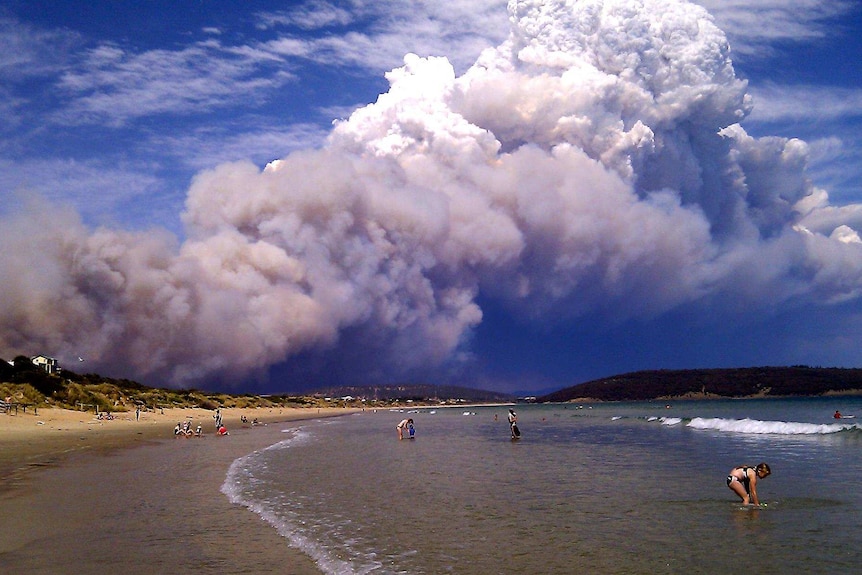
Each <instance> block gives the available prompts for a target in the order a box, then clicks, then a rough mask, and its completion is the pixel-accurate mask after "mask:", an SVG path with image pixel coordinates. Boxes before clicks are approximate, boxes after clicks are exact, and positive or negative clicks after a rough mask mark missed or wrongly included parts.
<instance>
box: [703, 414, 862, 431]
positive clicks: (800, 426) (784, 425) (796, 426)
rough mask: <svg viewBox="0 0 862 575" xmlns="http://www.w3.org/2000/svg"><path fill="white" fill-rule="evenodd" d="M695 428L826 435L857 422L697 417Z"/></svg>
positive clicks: (854, 425) (856, 427) (852, 426)
mask: <svg viewBox="0 0 862 575" xmlns="http://www.w3.org/2000/svg"><path fill="white" fill-rule="evenodd" d="M688 426H689V427H692V428H694V429H715V430H718V431H729V432H733V433H751V434H772V435H826V434H830V433H838V432H841V431H847V430H851V429H857V430H858V429H859V427H858V426H857V425H856V424H846V423H823V424H818V423H801V422H797V421H759V420H757V419H722V418H703V417H695V418H694V419H692V420H691V421H690V422H689V423H688Z"/></svg>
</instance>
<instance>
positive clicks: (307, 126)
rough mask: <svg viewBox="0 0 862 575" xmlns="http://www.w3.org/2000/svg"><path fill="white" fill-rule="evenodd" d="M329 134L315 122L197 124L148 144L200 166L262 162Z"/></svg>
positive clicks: (318, 141) (310, 145)
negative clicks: (215, 126) (213, 126)
mask: <svg viewBox="0 0 862 575" xmlns="http://www.w3.org/2000/svg"><path fill="white" fill-rule="evenodd" d="M328 134H329V130H328V129H327V128H324V127H321V126H320V125H319V124H314V123H299V124H291V125H289V126H266V125H263V123H260V124H259V125H252V126H248V125H246V126H244V127H242V128H240V127H237V128H236V130H225V129H221V128H220V129H211V128H200V129H196V130H193V131H191V132H186V133H183V134H182V135H178V136H168V137H159V138H154V139H153V141H152V142H151V144H150V145H151V146H152V147H153V149H154V151H156V150H161V151H162V152H163V153H167V154H168V155H170V156H174V157H177V158H182V162H183V165H185V166H186V167H188V168H191V169H194V170H202V169H208V168H212V167H213V166H216V165H218V164H220V163H224V162H232V161H235V160H251V161H252V162H254V163H255V164H257V165H260V166H263V165H264V164H266V163H268V162H270V161H272V160H275V159H278V158H282V157H284V156H286V155H288V154H289V153H291V152H293V151H296V150H303V149H314V148H318V147H320V146H321V145H322V144H323V142H324V141H325V139H326V136H327V135H328Z"/></svg>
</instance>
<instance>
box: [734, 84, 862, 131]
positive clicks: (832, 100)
mask: <svg viewBox="0 0 862 575" xmlns="http://www.w3.org/2000/svg"><path fill="white" fill-rule="evenodd" d="M752 95H753V97H754V110H753V111H752V113H751V115H750V116H749V118H748V120H749V121H752V122H769V123H773V122H781V123H788V122H832V121H835V120H843V119H852V118H855V119H859V118H860V117H862V89H859V88H841V87H834V86H786V85H785V86H780V85H776V84H766V85H761V86H757V87H754V88H753V89H752Z"/></svg>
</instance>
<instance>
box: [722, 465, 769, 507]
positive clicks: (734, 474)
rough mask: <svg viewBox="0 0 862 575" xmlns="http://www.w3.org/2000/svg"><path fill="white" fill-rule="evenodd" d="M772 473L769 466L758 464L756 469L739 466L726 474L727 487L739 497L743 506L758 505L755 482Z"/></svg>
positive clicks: (748, 466)
mask: <svg viewBox="0 0 862 575" xmlns="http://www.w3.org/2000/svg"><path fill="white" fill-rule="evenodd" d="M771 473H772V470H770V469H769V465H767V464H766V463H758V464H757V466H756V467H752V466H750V465H740V466H739V467H734V468H733V469H731V470H730V473H728V474H727V486H728V487H729V488H730V490H731V491H733V492H734V493H736V494H737V495H739V497H740V499H742V504H743V505H760V499H758V497H757V480H758V479H764V478H766V477H767V476H769V475H770V474H771Z"/></svg>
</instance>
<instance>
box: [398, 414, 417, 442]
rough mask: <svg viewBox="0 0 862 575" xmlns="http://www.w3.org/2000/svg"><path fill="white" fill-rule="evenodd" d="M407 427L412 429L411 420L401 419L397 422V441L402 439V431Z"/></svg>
mask: <svg viewBox="0 0 862 575" xmlns="http://www.w3.org/2000/svg"><path fill="white" fill-rule="evenodd" d="M408 427H413V418H412V417H411V418H410V419H402V420H401V421H399V422H398V425H397V426H396V429H397V430H398V439H404V430H405V429H407V428H408Z"/></svg>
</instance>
